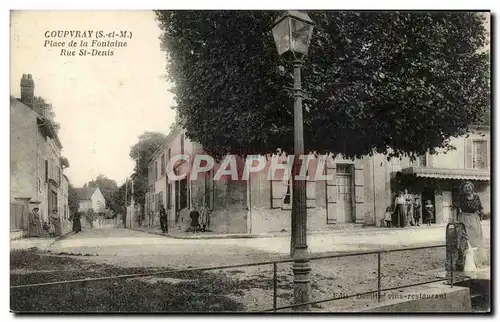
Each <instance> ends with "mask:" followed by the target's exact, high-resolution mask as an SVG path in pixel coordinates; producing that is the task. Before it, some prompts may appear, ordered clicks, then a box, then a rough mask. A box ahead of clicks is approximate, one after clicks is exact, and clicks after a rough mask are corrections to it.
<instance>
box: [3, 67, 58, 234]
mask: <svg viewBox="0 0 500 322" xmlns="http://www.w3.org/2000/svg"><path fill="white" fill-rule="evenodd" d="M34 86H35V85H34V81H33V79H32V76H31V75H29V74H28V75H23V77H22V79H21V98H20V99H16V98H13V97H11V98H10V131H11V132H10V133H11V135H10V146H11V149H10V168H11V170H10V183H11V184H10V200H11V204H16V205H17V206H18V207H22V208H23V209H24V210H23V215H22V218H23V219H21V220H19V218H17V217H18V216H19V215H14V218H13V217H12V209H11V222H12V221H13V220H14V221H16V224H15V225H14V226H15V227H13V226H12V225H11V230H17V231H21V232H25V231H26V229H27V223H28V218H27V217H28V213H29V212H30V211H31V210H32V209H33V208H35V207H38V208H39V209H40V213H41V216H42V220H43V221H47V220H48V215H49V214H51V213H52V211H53V210H54V209H55V210H58V213H59V214H60V216H61V218H60V219H61V220H64V217H63V213H64V211H63V209H62V208H61V207H62V205H63V204H67V194H66V195H64V193H63V185H64V180H63V167H62V165H61V150H62V145H61V142H60V140H59V137H58V135H57V127H58V125H57V124H56V123H55V122H54V120H53V114H52V113H51V110H52V108H51V106H50V105H49V104H46V103H45V101H44V100H43V99H41V98H37V97H35V96H34ZM65 198H66V200H64V199H65ZM11 208H12V207H11ZM21 234H24V233H21Z"/></svg>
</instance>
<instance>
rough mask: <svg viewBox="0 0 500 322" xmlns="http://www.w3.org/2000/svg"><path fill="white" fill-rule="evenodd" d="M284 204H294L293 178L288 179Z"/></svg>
mask: <svg viewBox="0 0 500 322" xmlns="http://www.w3.org/2000/svg"><path fill="white" fill-rule="evenodd" d="M283 204H285V205H290V204H292V180H288V184H287V185H286V192H285V196H284V198H283Z"/></svg>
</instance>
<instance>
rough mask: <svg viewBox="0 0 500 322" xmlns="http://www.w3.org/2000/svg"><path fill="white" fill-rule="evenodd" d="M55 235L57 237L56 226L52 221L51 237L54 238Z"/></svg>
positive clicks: (50, 226)
mask: <svg viewBox="0 0 500 322" xmlns="http://www.w3.org/2000/svg"><path fill="white" fill-rule="evenodd" d="M55 235H56V226H55V225H54V223H53V222H52V221H51V222H50V224H49V236H50V238H54V237H55Z"/></svg>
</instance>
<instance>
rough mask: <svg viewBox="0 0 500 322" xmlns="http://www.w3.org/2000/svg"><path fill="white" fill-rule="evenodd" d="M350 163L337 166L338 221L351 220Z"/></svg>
mask: <svg viewBox="0 0 500 322" xmlns="http://www.w3.org/2000/svg"><path fill="white" fill-rule="evenodd" d="M350 168H351V167H350V165H338V166H337V178H336V184H337V213H338V217H337V218H338V221H339V222H352V174H351V171H350Z"/></svg>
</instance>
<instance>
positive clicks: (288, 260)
mask: <svg viewBox="0 0 500 322" xmlns="http://www.w3.org/2000/svg"><path fill="white" fill-rule="evenodd" d="M446 246H447V245H446V244H444V245H434V246H422V247H411V248H398V249H391V250H377V251H367V252H352V253H346V254H336V255H323V256H312V257H310V258H309V260H311V261H316V260H322V259H333V258H345V257H353V256H365V255H375V254H376V255H377V289H376V290H372V291H368V292H363V293H356V294H352V295H345V296H339V297H333V298H326V299H320V300H314V301H309V302H307V303H299V304H293V305H287V306H281V307H278V305H277V298H278V264H283V263H291V262H293V259H291V258H286V259H280V260H273V261H265V262H255V263H245V264H235V265H225V266H217V267H203V268H188V269H181V270H166V271H156V272H148V273H139V274H127V275H116V276H110V277H96V278H85V279H77V280H67V281H57V282H47V283H36V284H26V285H14V286H10V289H11V290H15V289H23V288H36V287H45V286H54V285H65V284H66V285H67V284H80V286H81V287H83V288H85V286H86V285H87V284H88V283H92V282H99V281H110V282H112V281H113V280H124V279H131V278H140V277H153V276H159V275H173V274H179V273H189V272H204V271H213V270H224V269H231V268H243V267H254V266H265V265H272V272H273V307H272V308H270V309H266V310H260V311H259V312H277V311H278V310H284V309H290V308H296V307H304V306H309V305H313V304H319V303H324V302H331V301H335V300H341V299H348V298H353V297H359V296H365V295H369V294H376V296H377V300H378V301H379V302H380V301H381V293H382V292H387V291H392V290H397V289H403V288H408V287H413V286H419V285H424V284H430V283H435V282H439V281H446V280H449V283H450V287H453V284H454V276H453V270H451V271H450V275H449V277H444V278H437V279H433V280H430V281H426V282H420V283H413V284H407V285H403V286H398V287H392V288H385V289H383V288H382V286H381V273H382V269H381V260H382V259H381V257H382V256H381V255H382V254H388V253H394V252H403V251H416V250H422V249H432V248H445V247H446ZM450 261H451V257H450ZM450 267H451V266H450ZM110 287H112V284H111V286H110Z"/></svg>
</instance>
